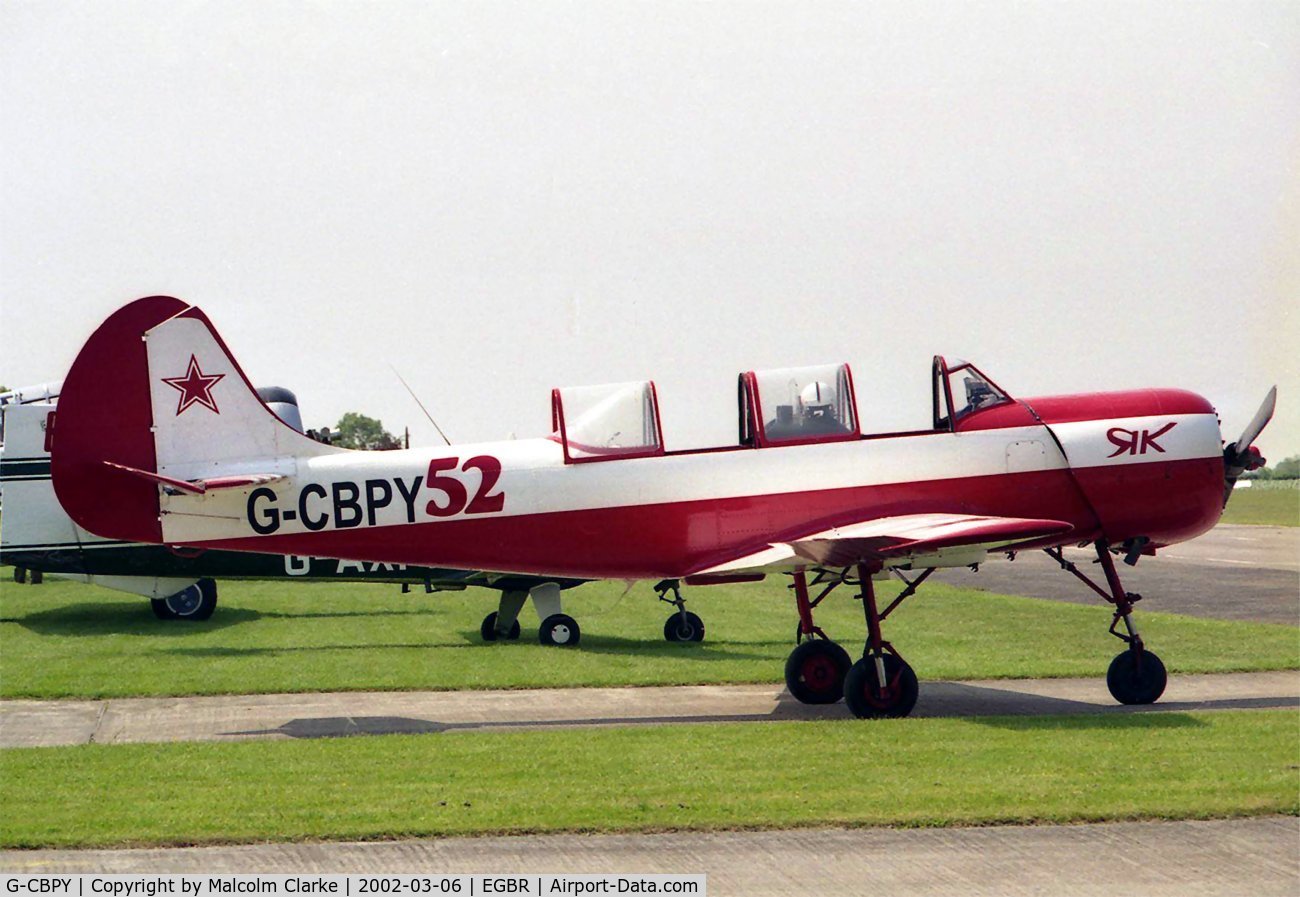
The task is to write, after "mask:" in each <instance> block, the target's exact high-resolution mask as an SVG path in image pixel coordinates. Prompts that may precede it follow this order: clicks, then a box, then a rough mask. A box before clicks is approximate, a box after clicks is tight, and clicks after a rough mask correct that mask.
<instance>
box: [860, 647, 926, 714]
mask: <svg viewBox="0 0 1300 897" xmlns="http://www.w3.org/2000/svg"><path fill="white" fill-rule="evenodd" d="M876 678H877V677H876V660H875V658H874V657H864V658H863V659H862V660H859V661H858V662H857V663H855V664H854V665H853V666H852V667H851V668H850V669H849V674H848V675H847V676H845V677H844V703H846V704H848V705H849V709H850V710H851V711H853V715H854V716H856V717H858V718H859V719H876V718H879V717H899V716H907V715H908V714H909V713H911V712H912V708H914V707H915V706H916V697H917V695H918V694H919V693H920V686H919V685H918V684H917V681H916V673H915V672H914V671H913V670H912V667H911V666H910V665H909V664H908V663H907V661H905V660H902V659H901V658H899V657H897V656H895V655H893V654H886V655H885V681H886V683H887V684H888V685H889V687H888V688H886V689H885V693H884V694H881V689H880V683H878V682H877V681H876Z"/></svg>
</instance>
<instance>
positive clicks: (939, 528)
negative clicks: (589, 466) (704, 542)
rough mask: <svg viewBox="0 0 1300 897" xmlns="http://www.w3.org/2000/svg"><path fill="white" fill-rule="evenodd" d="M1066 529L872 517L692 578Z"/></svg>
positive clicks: (965, 519)
mask: <svg viewBox="0 0 1300 897" xmlns="http://www.w3.org/2000/svg"><path fill="white" fill-rule="evenodd" d="M1071 529H1072V527H1071V525H1070V524H1068V523H1066V522H1065V521H1062V520H1036V519H1028V518H1023V517H985V516H981V515H976V514H904V515H901V516H898V517H877V518H875V519H872V520H863V521H861V522H859V523H851V524H847V525H845V526H838V527H832V528H831V529H828V530H823V531H822V532H819V533H813V534H811V535H807V536H801V537H799V538H797V539H792V540H790V541H788V542H773V543H772V544H771V545H769V546H768V547H767V548H764V549H761V550H760V551H757V552H753V553H751V554H747V555H744V556H742V557H737V558H733V559H732V560H729V561H724V562H723V563H721V564H716V565H714V566H711V567H708V568H706V569H703V570H696V571H693V573H692V575H694V576H699V575H714V574H720V573H738V572H742V571H746V570H758V569H764V568H771V567H786V568H788V567H794V566H801V565H805V564H808V565H817V566H823V567H848V566H851V565H853V564H857V563H870V562H873V561H891V560H898V559H902V558H909V557H915V556H918V555H932V554H936V553H938V552H941V551H944V550H949V549H976V550H982V551H997V550H1001V549H1004V548H1010V547H1012V546H1014V545H1018V544H1021V543H1023V542H1029V541H1032V540H1035V539H1041V538H1045V537H1049V536H1058V535H1062V534H1064V533H1067V532H1069V531H1070V530H1071Z"/></svg>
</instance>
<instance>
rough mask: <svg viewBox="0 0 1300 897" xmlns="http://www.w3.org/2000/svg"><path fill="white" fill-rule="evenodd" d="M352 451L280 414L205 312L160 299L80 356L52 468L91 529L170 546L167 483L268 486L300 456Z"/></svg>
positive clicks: (137, 307)
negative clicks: (163, 507)
mask: <svg viewBox="0 0 1300 897" xmlns="http://www.w3.org/2000/svg"><path fill="white" fill-rule="evenodd" d="M343 451H345V449H336V448H333V447H331V446H328V445H323V444H321V443H319V442H316V441H315V440H312V439H310V438H308V437H306V436H304V435H303V434H301V433H299V432H298V431H296V430H294V429H293V428H292V427H289V426H288V425H286V424H285V423H284V422H283V421H281V420H280V419H279V418H278V417H276V415H275V413H274V412H272V411H271V409H270V408H268V407H267V406H266V404H265V403H264V402H262V400H261V399H260V398H258V396H257V392H256V390H254V388H253V386H252V384H251V383H250V382H249V380H248V378H247V377H245V376H244V372H243V371H242V370H241V369H240V367H239V364H238V363H237V362H236V361H235V359H234V358H233V357H232V356H231V355H230V352H229V351H228V350H227V349H226V345H225V343H224V342H223V341H222V339H221V337H220V336H219V335H218V334H217V332H216V330H215V329H214V328H213V327H212V324H211V322H210V321H209V320H208V318H207V316H206V315H204V314H203V312H202V311H200V310H199V309H198V308H195V307H192V306H190V305H188V304H186V303H184V302H182V301H180V300H179V299H173V298H171V297H167V296H153V297H150V298H147V299H140V300H137V301H135V302H133V303H131V304H130V305H127V306H124V307H123V308H121V309H119V310H118V311H117V312H115V313H114V314H113V315H112V316H110V317H109V318H108V320H106V321H105V322H104V323H103V324H102V325H101V326H100V327H99V329H98V330H96V331H95V333H94V334H93V335H92V336H91V338H90V339H89V340H88V341H87V342H86V345H85V346H83V347H82V350H81V352H80V354H79V355H78V356H77V360H76V361H75V362H73V365H72V369H71V370H70V371H69V372H68V377H67V379H66V380H64V382H63V391H62V394H61V396H60V398H59V407H58V412H57V415H56V419H55V427H54V439H53V451H52V473H53V477H54V488H55V491H56V493H57V494H58V497H59V501H60V502H61V503H62V504H63V506H64V508H65V509H66V510H67V511H68V514H69V515H70V516H71V517H72V519H73V520H75V521H76V522H77V523H78V524H79V525H81V526H82V527H84V528H85V529H87V530H89V531H91V532H93V533H96V534H98V535H101V536H105V537H107V538H115V539H126V540H130V541H140V542H158V541H161V527H160V525H159V492H158V490H159V489H160V488H167V489H180V490H183V491H189V492H203V491H206V490H207V489H209V488H229V487H239V486H246V485H247V484H248V483H250V482H266V481H269V480H274V479H278V478H280V477H284V476H292V475H293V473H294V472H295V470H296V465H297V459H300V458H303V457H314V456H318V455H324V454H332V453H335V452H343Z"/></svg>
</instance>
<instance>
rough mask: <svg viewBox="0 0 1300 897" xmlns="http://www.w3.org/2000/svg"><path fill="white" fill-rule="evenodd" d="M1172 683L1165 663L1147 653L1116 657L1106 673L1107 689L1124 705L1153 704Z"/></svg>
mask: <svg viewBox="0 0 1300 897" xmlns="http://www.w3.org/2000/svg"><path fill="white" fill-rule="evenodd" d="M1168 681H1169V675H1168V673H1166V672H1165V665H1164V662H1163V661H1161V660H1160V658H1159V657H1157V656H1156V655H1155V653H1153V652H1151V651H1147V650H1145V649H1144V650H1143V651H1142V652H1141V653H1140V654H1139V653H1138V652H1137V651H1133V650H1129V651H1123V652H1121V653H1119V654H1116V655H1115V659H1114V660H1112V661H1111V662H1110V669H1108V670H1107V671H1106V687H1107V688H1109V689H1110V693H1111V695H1113V696H1114V698H1115V700H1116V701H1119V702H1120V703H1121V704H1153V703H1155V701H1156V699H1157V698H1159V697H1160V696H1161V695H1162V694H1164V693H1165V685H1166V684H1167V683H1168Z"/></svg>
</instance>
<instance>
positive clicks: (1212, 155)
mask: <svg viewBox="0 0 1300 897" xmlns="http://www.w3.org/2000/svg"><path fill="white" fill-rule="evenodd" d="M0 99H2V102H3V106H2V109H0V116H2V118H0V153H2V155H0V178H2V180H0V190H2V193H0V382H5V383H8V384H9V385H11V386H14V385H26V384H28V383H32V382H40V381H43V380H48V379H56V378H60V377H62V375H63V373H64V372H65V371H66V369H67V366H68V365H69V364H70V363H71V361H72V359H73V357H74V356H75V354H76V352H77V349H78V348H79V347H80V345H81V342H82V341H83V340H84V338H85V337H86V336H87V335H88V334H89V332H90V331H91V330H92V329H93V328H94V327H95V326H96V325H97V324H98V323H99V321H100V320H101V319H102V318H103V317H104V316H105V315H107V314H108V313H109V312H110V311H112V310H113V309H114V308H115V307H117V306H118V305H120V304H122V303H123V302H126V301H128V300H130V299H133V298H135V297H138V296H144V295H150V294H156V293H167V294H171V295H175V296H178V297H181V298H184V299H186V300H188V301H191V302H193V303H195V304H198V305H200V306H202V307H203V308H204V309H205V310H206V311H207V312H208V314H209V315H210V316H211V318H212V319H213V321H214V322H215V323H216V325H217V327H218V328H219V329H220V330H221V332H222V335H223V336H224V337H225V338H226V341H227V342H228V343H229V344H230V345H231V347H232V348H233V350H234V351H235V353H236V355H237V357H238V358H239V360H240V362H241V363H242V364H243V366H244V369H245V370H246V371H247V372H248V374H249V376H250V377H251V378H252V379H253V380H254V381H255V382H256V383H258V384H280V385H284V386H288V387H290V388H292V389H293V390H295V391H296V392H297V394H298V396H299V399H300V402H301V406H302V410H303V417H304V419H305V421H306V423H307V425H308V426H319V425H322V424H327V423H329V424H332V423H333V422H334V421H335V420H337V418H338V417H339V415H340V414H341V413H342V412H344V411H348V410H361V411H364V412H366V413H369V414H371V415H372V416H377V417H380V418H382V420H383V422H384V424H385V425H386V426H387V427H388V428H389V429H391V430H394V431H396V432H399V433H400V431H401V429H402V427H403V426H404V425H409V426H410V428H411V432H412V439H413V441H414V442H417V443H429V442H432V441H434V440H435V439H436V436H435V434H434V432H433V429H432V427H430V426H429V425H428V423H427V422H425V421H424V419H423V417H422V416H421V414H420V412H419V410H418V409H417V408H416V406H415V404H414V403H413V402H412V400H411V399H410V397H409V396H408V395H407V394H406V393H405V392H404V391H403V389H402V388H401V386H400V384H399V383H398V381H397V378H396V377H395V376H394V374H393V372H392V370H391V369H390V365H392V366H395V367H396V368H397V370H399V371H400V372H401V373H402V375H403V376H404V377H405V378H406V379H407V381H409V382H410V383H411V385H412V386H413V387H414V388H415V390H416V391H417V392H418V393H419V395H420V397H421V398H422V399H423V401H424V402H425V404H426V405H427V406H429V408H430V409H431V410H432V411H433V412H434V415H435V417H436V418H437V419H438V422H439V423H440V424H441V425H442V427H443V429H445V430H446V431H447V432H448V433H449V434H450V435H451V436H452V438H453V439H455V440H456V441H469V440H476V439H492V438H499V437H502V436H505V435H507V434H508V433H510V432H512V431H513V432H516V433H518V434H519V435H520V436H526V435H538V434H541V433H543V432H545V431H546V430H547V429H548V428H549V423H550V419H549V395H550V393H549V390H550V387H552V386H557V385H576V384H585V383H600V382H608V381H619V380H629V379H640V378H651V377H653V378H654V379H655V380H656V381H657V383H658V385H659V392H660V404H661V407H662V410H663V416H664V426H665V431H666V437H667V441H668V444H669V446H670V447H676V448H681V447H686V446H690V445H699V444H705V443H723V442H729V441H733V440H734V439H735V434H736V426H735V415H736V411H735V375H736V373H737V372H739V371H741V370H745V369H749V368H763V367H778V366H785V365H791V364H811V363H817V362H822V361H842V360H847V361H851V362H852V363H853V366H854V370H855V373H856V379H857V384H858V392H859V405H860V408H861V415H862V419H863V422H864V426H865V428H866V429H869V430H885V429H903V428H909V427H919V426H927V425H928V423H929V413H930V412H929V397H928V388H929V387H928V376H929V365H930V356H931V355H933V354H935V353H943V354H951V355H957V356H962V357H965V358H968V359H970V360H972V361H975V362H976V363H977V364H979V365H980V366H981V367H983V368H984V369H985V371H986V372H987V373H988V374H990V375H991V376H992V377H993V378H994V379H996V380H998V381H999V382H1000V383H1001V384H1002V385H1003V386H1004V387H1006V388H1007V389H1008V390H1009V391H1011V392H1012V393H1013V394H1019V395H1024V396H1031V395H1035V394H1038V395H1042V394H1049V393H1061V392H1082V391H1088V390H1098V389H1117V388H1126V387H1140V386H1155V385H1172V386H1182V387H1185V388H1188V389H1193V390H1195V391H1197V392H1200V393H1202V394H1204V395H1206V396H1207V397H1209V398H1210V399H1211V400H1212V401H1213V402H1214V403H1215V404H1216V406H1217V407H1218V408H1219V410H1220V413H1221V415H1222V417H1223V419H1224V425H1225V430H1226V431H1227V436H1228V438H1229V439H1231V438H1234V437H1235V435H1236V433H1237V432H1238V431H1240V429H1241V427H1242V426H1243V425H1244V424H1245V422H1246V421H1247V419H1248V418H1249V417H1250V416H1251V415H1252V414H1253V413H1254V410H1255V408H1256V406H1257V405H1258V403H1259V401H1260V399H1261V398H1262V397H1263V395H1264V393H1265V391H1266V390H1267V388H1268V387H1269V385H1271V384H1273V383H1278V384H1279V386H1280V390H1281V398H1280V404H1279V413H1278V419H1276V420H1275V421H1274V423H1273V425H1272V427H1271V428H1270V430H1269V431H1267V432H1266V433H1265V435H1264V437H1263V438H1262V439H1261V440H1260V442H1259V444H1260V446H1261V448H1262V449H1263V450H1264V452H1265V454H1267V455H1268V456H1269V457H1270V459H1271V460H1273V461H1277V460H1281V458H1282V457H1283V456H1284V455H1286V454H1292V453H1296V452H1300V370H1298V363H1297V357H1298V356H1300V324H1298V323H1297V304H1298V297H1300V3H1296V2H1276V3H1240V2H1237V3H1197V4H1192V3H1172V2H1160V3H1153V4H1139V3H1130V2H1125V3H1115V4H1105V3H1050V4H1049V3H1042V4H1012V3H1006V2H997V3H989V4H975V3H969V4H963V3H956V2H942V3H896V4H881V3H871V4H866V3H863V4H853V5H843V4H828V3H815V4H814V3H783V4H730V3H713V4H708V5H703V4H694V3H677V4H673V3H664V2H653V3H650V2H647V3H636V4H616V3H609V2H599V3H598V2H586V3H541V4H523V3H508V4H498V5H488V4H483V3H474V4H468V3H466V4H457V3H447V2H438V3H425V2H419V3H398V2H374V3H359V2H356V3H311V4H308V3H300V4H272V3H265V2H256V3H242V2H224V3H201V4H200V3H185V2H181V3H177V2H167V3H121V2H119V3H105V2H95V3H55V2H39V3H33V2H13V0H10V2H8V3H5V4H4V5H3V6H0Z"/></svg>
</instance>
